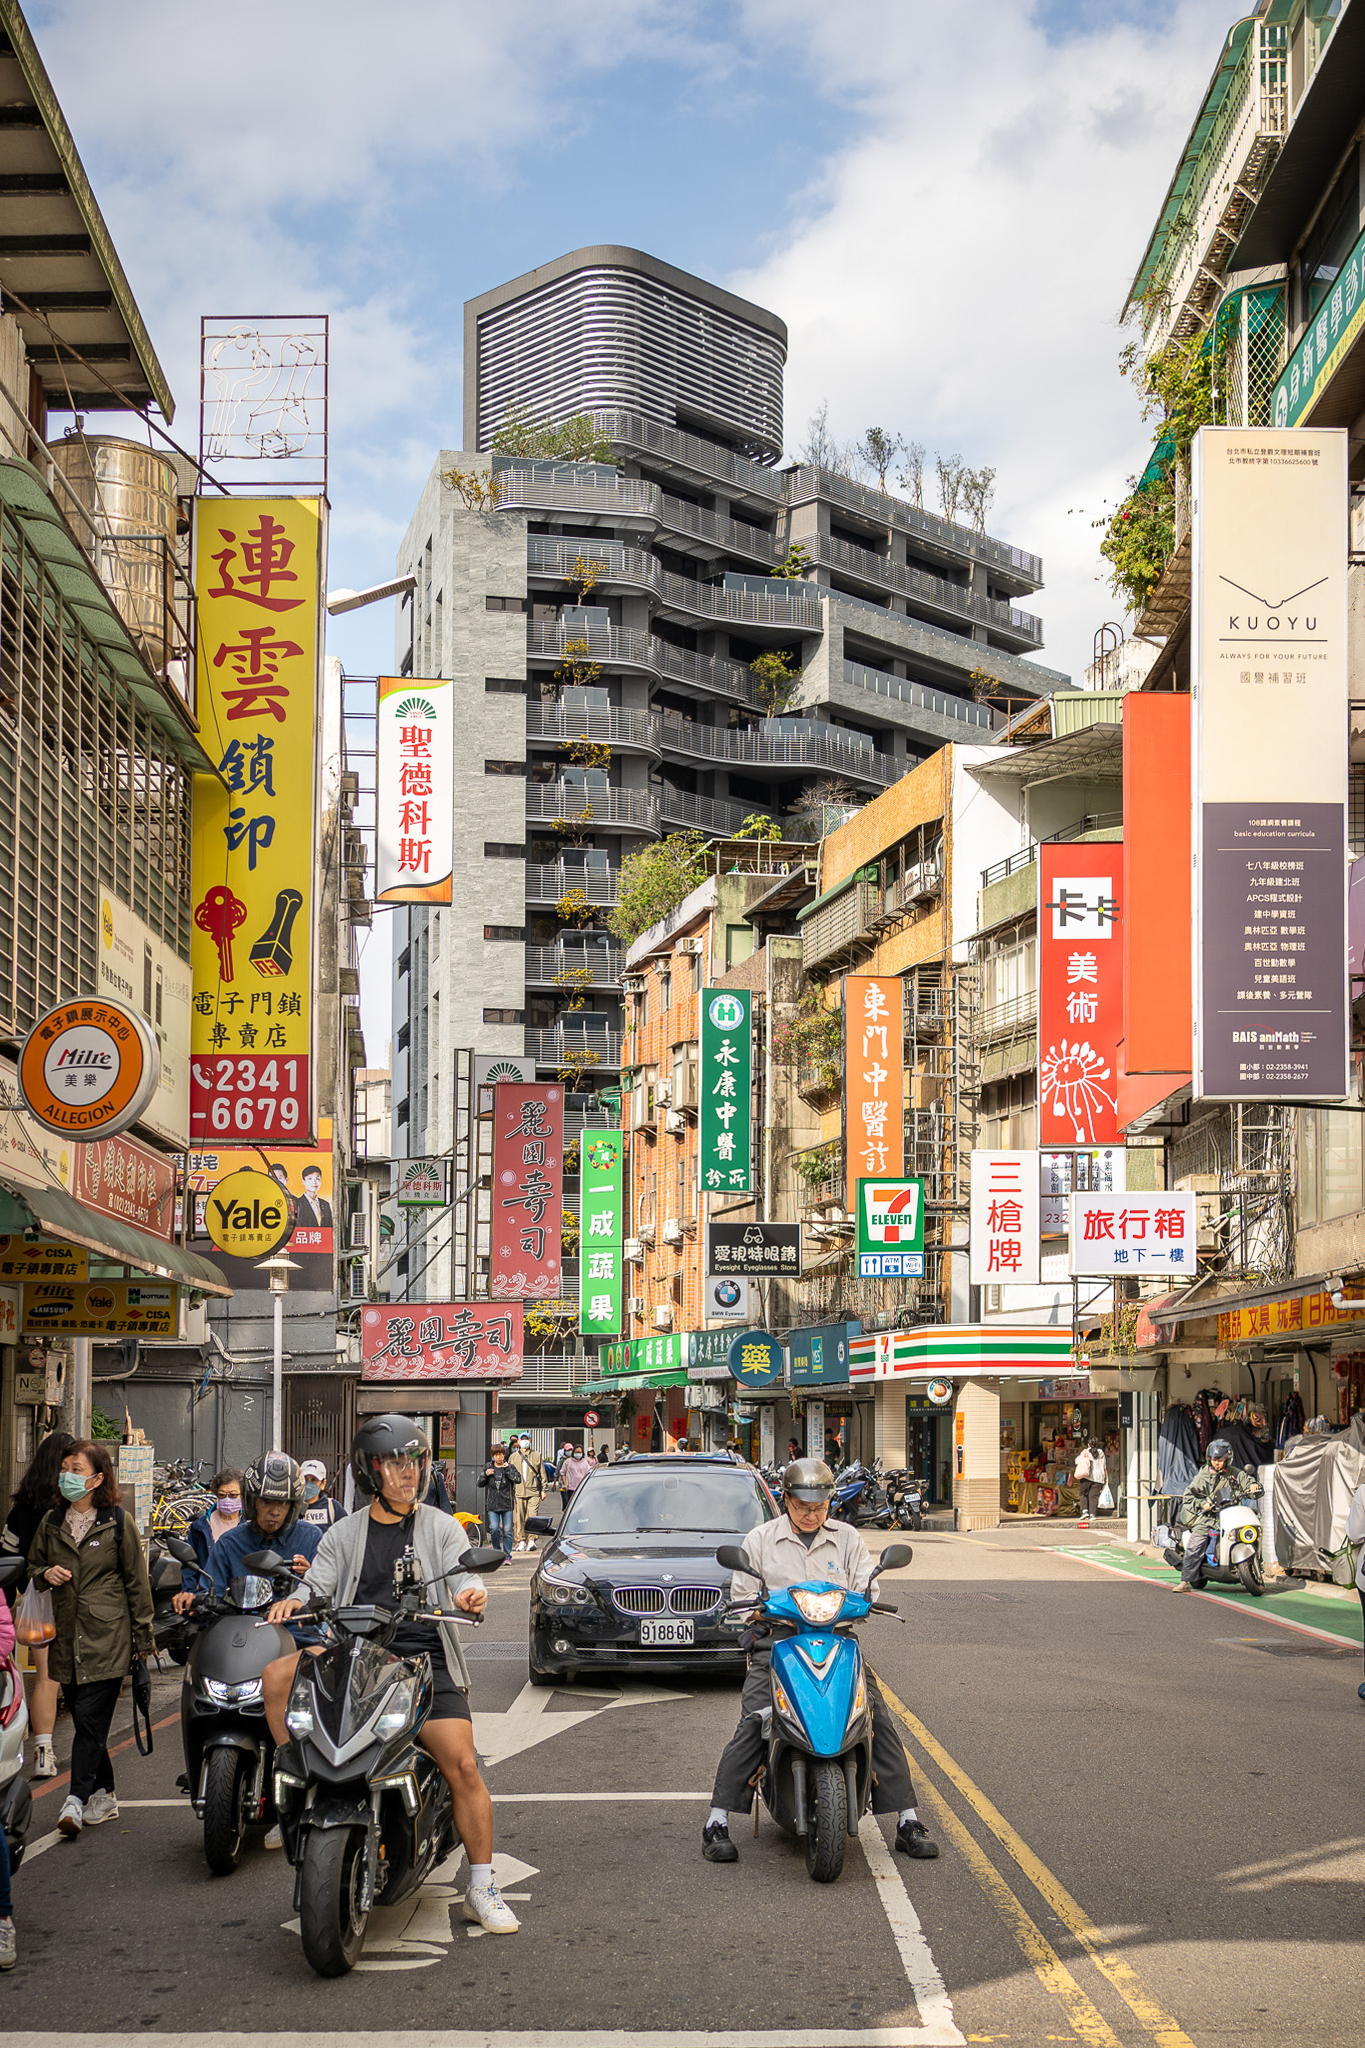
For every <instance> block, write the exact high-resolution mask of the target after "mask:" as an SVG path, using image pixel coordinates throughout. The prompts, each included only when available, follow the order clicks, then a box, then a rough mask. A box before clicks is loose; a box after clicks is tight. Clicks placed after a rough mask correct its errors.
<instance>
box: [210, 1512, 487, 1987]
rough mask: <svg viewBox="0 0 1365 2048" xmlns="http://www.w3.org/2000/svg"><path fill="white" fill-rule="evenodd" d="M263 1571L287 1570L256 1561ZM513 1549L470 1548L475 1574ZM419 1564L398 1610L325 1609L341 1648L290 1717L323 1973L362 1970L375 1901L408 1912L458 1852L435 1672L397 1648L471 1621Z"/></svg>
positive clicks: (309, 1950) (286, 1819) (295, 1841)
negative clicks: (435, 1724) (423, 1743)
mask: <svg viewBox="0 0 1365 2048" xmlns="http://www.w3.org/2000/svg"><path fill="white" fill-rule="evenodd" d="M245 1562H246V1563H247V1565H248V1566H249V1567H250V1568H251V1569H252V1570H254V1571H260V1572H271V1573H273V1572H275V1571H277V1570H279V1569H281V1568H283V1560H282V1559H280V1558H278V1557H275V1556H273V1555H272V1554H271V1553H268V1552H267V1553H260V1552H257V1553H255V1554H254V1555H253V1556H251V1557H249V1558H247V1559H246V1560H245ZM504 1562H505V1559H504V1557H503V1553H502V1551H501V1550H471V1551H469V1552H467V1553H466V1556H465V1558H464V1560H463V1565H464V1569H465V1570H466V1571H471V1572H492V1571H496V1570H497V1569H498V1568H499V1566H500V1565H502V1564H503V1563H504ZM426 1591H427V1589H426V1588H425V1587H424V1586H423V1585H422V1583H421V1580H420V1578H419V1576H418V1574H417V1568H416V1566H415V1565H414V1564H413V1563H412V1562H411V1561H410V1560H407V1559H400V1560H399V1561H398V1563H397V1564H396V1565H395V1566H394V1599H393V1605H392V1607H378V1606H353V1607H315V1606H313V1605H311V1603H308V1604H307V1605H306V1608H305V1611H306V1612H307V1613H308V1614H309V1616H310V1618H316V1619H319V1620H321V1621H323V1622H325V1623H326V1625H327V1629H328V1633H329V1637H330V1640H329V1642H328V1645H327V1647H326V1649H324V1650H323V1652H322V1654H321V1655H320V1656H317V1657H305V1658H302V1659H301V1660H300V1663H299V1668H298V1672H297V1675H296V1677H295V1679H294V1685H293V1689H292V1691H291V1692H290V1695H289V1705H288V1709H287V1712H286V1715H285V1719H286V1721H287V1723H288V1727H289V1733H290V1737H291V1743H290V1747H289V1749H288V1750H282V1751H280V1753H279V1754H278V1755H277V1757H276V1759H275V1807H276V1811H277V1812H278V1814H279V1818H280V1829H281V1832H282V1834H283V1837H284V1846H285V1851H286V1853H287V1855H288V1857H289V1860H290V1862H291V1863H292V1864H293V1866H294V1910H295V1911H296V1912H297V1914H298V1916H299V1931H300V1933H301V1935H302V1937H303V1952H304V1954H305V1956H306V1957H307V1958H308V1961H309V1962H310V1963H311V1965H312V1967H313V1968H314V1969H315V1970H316V1971H317V1973H318V1975H319V1976H320V1977H340V1976H343V1975H344V1974H345V1973H346V1971H347V1970H350V1969H353V1968H354V1966H355V1964H356V1963H357V1962H358V1960H359V1958H360V1952H361V1949H362V1948H363V1947H364V1945H365V1928H366V1925H367V1923H368V1921H369V1917H370V1912H371V1910H372V1908H373V1907H374V1906H376V1905H385V1906H392V1905H397V1904H398V1903H399V1902H400V1901H401V1900H403V1899H406V1898H408V1897H410V1896H411V1894H412V1893H413V1892H415V1891H416V1890H417V1888H418V1886H419V1885H421V1884H423V1883H424V1882H425V1880H426V1879H427V1878H428V1877H429V1876H430V1874H431V1872H432V1871H433V1870H434V1869H435V1868H436V1866H437V1865H438V1864H439V1863H442V1862H444V1860H445V1858H446V1857H447V1856H448V1855H449V1854H450V1852H451V1850H452V1849H454V1848H455V1847H456V1846H457V1844H458V1842H459V1836H458V1835H457V1833H456V1830H455V1818H454V1813H453V1811H452V1808H451V1800H450V1788H449V1786H448V1785H447V1784H446V1781H445V1779H444V1778H443V1777H442V1776H441V1773H440V1771H439V1769H438V1768H437V1765H436V1761H435V1759H434V1758H433V1757H431V1756H430V1755H428V1753H427V1751H426V1750H424V1749H423V1748H421V1747H420V1745H419V1743H418V1740H417V1737H418V1735H419V1733H420V1731H421V1727H422V1723H423V1722H424V1721H425V1719H426V1717H427V1714H428V1713H429V1711H430V1708H431V1699H432V1679H431V1662H430V1659H429V1658H428V1657H426V1656H417V1657H413V1658H403V1657H398V1656H395V1655H394V1654H393V1653H392V1651H391V1650H390V1649H389V1644H390V1643H391V1642H392V1640H393V1637H394V1635H395V1633H396V1632H397V1630H398V1628H399V1626H400V1624H402V1623H405V1622H411V1621H422V1622H429V1623H430V1624H431V1626H432V1627H433V1628H435V1627H436V1625H437V1624H438V1623H439V1622H441V1621H452V1620H453V1621H473V1620H474V1619H476V1617H474V1616H473V1615H466V1614H461V1613H460V1612H458V1610H452V1609H450V1608H448V1607H447V1608H444V1609H443V1608H441V1607H438V1606H434V1605H429V1604H427V1601H426V1597H425V1595H426Z"/></svg>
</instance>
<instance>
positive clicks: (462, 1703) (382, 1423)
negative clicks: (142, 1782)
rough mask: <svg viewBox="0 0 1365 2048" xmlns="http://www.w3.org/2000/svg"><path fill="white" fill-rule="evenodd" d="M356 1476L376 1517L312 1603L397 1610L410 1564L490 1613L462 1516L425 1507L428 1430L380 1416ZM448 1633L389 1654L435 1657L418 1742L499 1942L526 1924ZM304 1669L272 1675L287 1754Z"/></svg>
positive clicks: (340, 1545) (480, 1916)
mask: <svg viewBox="0 0 1365 2048" xmlns="http://www.w3.org/2000/svg"><path fill="white" fill-rule="evenodd" d="M351 1472H352V1475H353V1477H354V1479H355V1483H356V1488H357V1491H358V1492H359V1493H361V1494H365V1495H368V1496H369V1497H370V1507H369V1512H368V1514H363V1513H361V1512H360V1511H359V1510H358V1509H357V1512H356V1513H355V1514H353V1515H348V1516H347V1517H346V1519H345V1520H344V1521H341V1522H335V1523H334V1524H333V1525H332V1527H331V1528H330V1529H328V1530H327V1532H326V1533H325V1535H324V1536H323V1539H322V1542H321V1544H320V1545H319V1547H318V1553H317V1556H316V1558H315V1559H314V1560H313V1565H312V1569H311V1570H310V1572H309V1574H308V1590H309V1593H310V1595H311V1596H312V1598H313V1599H314V1600H316V1601H318V1602H325V1603H335V1604H337V1605H341V1606H355V1605H361V1606H364V1605H374V1606H376V1607H384V1608H390V1609H391V1608H392V1606H393V1601H394V1593H393V1587H394V1567H395V1565H396V1564H398V1563H399V1562H400V1561H401V1560H402V1559H404V1558H410V1559H413V1560H414V1561H415V1563H416V1566H417V1569H418V1571H419V1572H420V1573H421V1575H422V1580H423V1582H424V1584H425V1585H426V1586H428V1587H430V1588H433V1589H436V1588H439V1587H441V1586H442V1584H443V1582H444V1583H445V1584H446V1585H448V1586H450V1587H452V1588H453V1589H454V1595H453V1602H454V1605H455V1606H456V1607H458V1608H459V1609H460V1610H461V1612H462V1613H464V1614H475V1615H477V1614H482V1613H483V1610H484V1607H485V1605H486V1604H487V1600H488V1595H487V1593H486V1592H485V1590H484V1586H483V1582H482V1580H481V1579H478V1578H476V1577H475V1576H474V1574H473V1573H472V1572H467V1571H465V1570H464V1568H463V1565H462V1563H461V1560H462V1559H463V1557H464V1556H465V1554H466V1552H467V1551H468V1549H469V1539H468V1537H467V1536H466V1535H465V1532H464V1529H463V1528H462V1526H461V1524H460V1523H459V1522H457V1521H456V1520H455V1518H454V1517H453V1516H452V1515H444V1514H442V1513H441V1512H440V1510H439V1509H437V1508H431V1507H426V1506H423V1505H422V1502H423V1498H424V1496H425V1494H426V1490H427V1484H428V1481H429V1479H430V1476H431V1445H430V1444H429V1443H428V1441H427V1439H426V1437H425V1436H424V1434H423V1433H422V1431H421V1430H420V1429H418V1428H417V1427H416V1425H415V1424H414V1423H412V1422H410V1421H409V1420H408V1418H407V1416H405V1415H373V1416H370V1417H369V1418H368V1419H367V1420H366V1421H365V1422H363V1423H362V1424H361V1426H360V1428H359V1429H358V1430H357V1431H356V1435H355V1441H354V1443H353V1444H352V1446H351ZM301 1605H302V1601H301V1600H300V1599H289V1600H280V1601H278V1602H277V1603H276V1604H275V1606H274V1607H272V1608H271V1610H270V1619H271V1620H272V1621H274V1622H282V1621H288V1619H289V1617H290V1615H291V1614H294V1613H295V1612H297V1610H298V1608H299V1607H300V1606H301ZM446 1634H447V1632H446V1629H445V1627H442V1628H440V1629H437V1630H433V1629H431V1628H428V1627H423V1626H422V1625H421V1624H420V1623H417V1622H411V1623H408V1624H406V1625H404V1626H401V1627H400V1628H399V1629H398V1632H397V1634H396V1635H395V1636H394V1637H393V1639H392V1642H391V1643H390V1645H389V1647H390V1649H391V1650H392V1651H393V1653H394V1655H396V1656H399V1657H416V1656H420V1655H423V1654H425V1655H426V1656H429V1657H430V1659H431V1675H432V1685H433V1693H432V1705H431V1712H430V1714H429V1715H428V1716H427V1719H426V1720H425V1722H424V1723H423V1724H422V1731H421V1734H420V1736H419V1738H418V1739H419V1741H420V1742H421V1744H422V1747H423V1748H424V1749H426V1750H427V1751H429V1753H430V1754H431V1755H432V1756H433V1757H434V1758H435V1759H436V1763H437V1765H438V1767H439V1769H440V1772H441V1775H442V1777H443V1778H444V1779H445V1781H446V1783H447V1784H448V1785H449V1787H450V1797H451V1804H452V1807H453V1809H454V1814H455V1825H456V1827H457V1828H458V1830H459V1834H460V1840H461V1841H462V1842H463V1843H464V1846H465V1853H466V1855H467V1856H468V1858H469V1888H468V1890H467V1891H466V1893H465V1900H464V1916H465V1919H466V1920H472V1921H477V1923H478V1925H479V1926H480V1927H482V1928H483V1929H484V1930H485V1931H486V1932H487V1933H489V1934H515V1933H516V1932H517V1929H518V1927H519V1926H520V1924H521V1923H520V1922H519V1921H518V1919H517V1916H516V1914H515V1913H514V1912H513V1911H512V1908H511V1907H510V1906H509V1905H508V1904H507V1903H506V1902H505V1900H504V1899H503V1898H502V1896H501V1894H500V1893H499V1891H498V1888H497V1886H496V1885H495V1884H494V1882H493V1802H492V1800H491V1799H490V1798H489V1796H488V1788H487V1786H486V1785H485V1784H484V1782H483V1779H482V1778H481V1777H480V1775H479V1765H478V1759H477V1758H476V1756H475V1754H474V1724H473V1720H472V1717H471V1714H470V1707H469V1694H468V1692H467V1690H466V1689H465V1686H464V1684H463V1682H462V1678H461V1677H460V1676H457V1675H456V1672H454V1671H452V1669H451V1667H450V1663H449V1661H448V1657H447V1651H448V1648H449V1644H448V1642H447V1640H446ZM450 1634H451V1635H452V1636H453V1635H454V1624H453V1623H452V1624H450ZM457 1648H458V1645H457ZM298 1661H299V1660H298V1658H297V1657H281V1658H279V1659H277V1661H276V1662H275V1663H273V1664H268V1665H267V1666H266V1670H265V1685H264V1691H265V1712H266V1719H267V1720H268V1721H269V1723H270V1729H271V1733H272V1734H273V1735H274V1737H275V1741H276V1743H277V1744H279V1746H280V1747H281V1749H284V1748H285V1746H286V1745H287V1744H288V1742H289V1730H288V1727H287V1726H286V1724H285V1710H286V1708H287V1706H288V1704H289V1693H290V1688H291V1687H292V1685H293V1683H294V1673H295V1670H296V1669H297V1667H298Z"/></svg>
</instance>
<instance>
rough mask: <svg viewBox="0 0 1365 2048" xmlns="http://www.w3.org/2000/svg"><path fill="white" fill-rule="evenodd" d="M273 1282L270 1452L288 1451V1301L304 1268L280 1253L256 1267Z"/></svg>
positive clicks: (271, 1287) (295, 1260) (271, 1291)
mask: <svg viewBox="0 0 1365 2048" xmlns="http://www.w3.org/2000/svg"><path fill="white" fill-rule="evenodd" d="M256 1271H257V1272H258V1273H264V1274H265V1275H266V1277H267V1278H268V1280H269V1282H270V1293H271V1297H272V1299H273V1301H274V1305H275V1358H274V1367H273V1370H272V1373H271V1381H270V1410H271V1418H270V1448H271V1450H272V1451H282V1450H283V1449H284V1297H285V1295H286V1294H288V1292H289V1275H290V1274H291V1273H301V1272H302V1271H303V1267H302V1266H301V1265H300V1264H299V1262H298V1260H297V1259H287V1258H286V1257H285V1255H284V1253H283V1252H276V1253H275V1255H274V1257H273V1258H269V1259H262V1260H261V1261H260V1263H259V1264H258V1265H257V1267H256Z"/></svg>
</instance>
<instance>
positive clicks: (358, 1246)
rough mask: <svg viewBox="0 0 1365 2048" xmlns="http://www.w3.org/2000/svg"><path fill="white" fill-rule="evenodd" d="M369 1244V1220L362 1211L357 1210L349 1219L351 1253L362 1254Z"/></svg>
mask: <svg viewBox="0 0 1365 2048" xmlns="http://www.w3.org/2000/svg"><path fill="white" fill-rule="evenodd" d="M369 1242H370V1219H369V1217H368V1216H367V1215H366V1213H365V1211H364V1210H363V1209H357V1210H356V1212H355V1214H354V1215H353V1216H352V1218H351V1236H350V1245H351V1249H352V1251H359V1252H363V1251H365V1250H366V1249H367V1247H368V1245H369Z"/></svg>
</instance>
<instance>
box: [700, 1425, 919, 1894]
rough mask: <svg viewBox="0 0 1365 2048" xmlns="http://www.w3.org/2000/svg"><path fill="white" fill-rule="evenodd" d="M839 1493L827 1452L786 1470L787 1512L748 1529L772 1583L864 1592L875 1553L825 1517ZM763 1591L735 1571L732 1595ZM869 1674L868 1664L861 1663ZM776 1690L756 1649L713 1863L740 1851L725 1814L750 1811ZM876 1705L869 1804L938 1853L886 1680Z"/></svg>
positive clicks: (900, 1844) (710, 1831) (710, 1844)
mask: <svg viewBox="0 0 1365 2048" xmlns="http://www.w3.org/2000/svg"><path fill="white" fill-rule="evenodd" d="M833 1492H834V1474H833V1473H832V1472H831V1471H830V1469H829V1466H828V1465H826V1464H825V1462H824V1461H823V1459H821V1458H798V1459H796V1460H795V1461H794V1463H792V1464H790V1465H788V1466H787V1468H786V1470H785V1471H784V1473H783V1475H782V1505H783V1507H784V1508H785V1510H786V1512H785V1514H782V1515H779V1516H778V1517H777V1518H776V1520H774V1521H770V1522H760V1524H759V1526H758V1527H757V1528H756V1529H751V1530H750V1531H749V1533H748V1535H747V1536H746V1537H745V1539H744V1542H743V1544H742V1546H741V1547H742V1549H743V1552H744V1555H745V1557H746V1558H747V1559H748V1561H749V1562H750V1563H751V1564H752V1565H753V1567H754V1570H755V1571H756V1572H758V1573H761V1574H762V1577H763V1580H764V1582H765V1583H766V1585H767V1587H768V1589H769V1591H771V1592H777V1591H779V1590H780V1589H781V1588H782V1587H784V1586H799V1585H801V1584H803V1583H804V1582H805V1581H806V1580H808V1579H829V1580H830V1581H831V1582H832V1583H833V1584H835V1585H840V1586H848V1587H849V1588H850V1589H851V1590H852V1591H853V1592H855V1593H865V1592H866V1591H867V1589H868V1587H869V1586H870V1585H871V1582H872V1580H873V1578H874V1577H875V1575H876V1560H875V1559H874V1558H872V1557H870V1556H869V1554H868V1549H867V1545H866V1544H865V1543H864V1542H863V1539H862V1537H861V1536H860V1535H859V1534H858V1532H857V1530H856V1529H854V1528H852V1527H850V1525H849V1524H848V1523H847V1522H831V1521H830V1520H829V1503H830V1499H831V1496H832V1495H833ZM760 1591H761V1589H760V1588H759V1587H758V1586H757V1585H756V1584H755V1583H754V1581H753V1580H751V1579H745V1578H742V1576H741V1574H740V1573H738V1572H736V1573H735V1577H734V1583H733V1586H732V1588H731V1598H732V1599H734V1600H735V1601H742V1600H745V1599H749V1598H754V1599H757V1598H758V1597H759V1596H760ZM864 1670H865V1671H866V1673H867V1676H868V1678H871V1677H872V1676H873V1673H872V1669H871V1666H870V1665H864ZM770 1698H771V1693H770V1685H769V1678H768V1652H767V1651H766V1650H764V1649H756V1650H755V1651H754V1652H753V1653H752V1655H751V1657H750V1659H749V1670H748V1674H747V1676H746V1677H745V1680H744V1690H743V1692H742V1693H741V1695H740V1704H739V1711H740V1722H739V1726H738V1728H736V1730H735V1732H734V1734H733V1735H732V1736H731V1737H730V1740H729V1741H728V1742H727V1743H726V1745H725V1748H724V1749H723V1750H722V1751H721V1758H720V1763H719V1765H718V1766H717V1769H716V1784H715V1790H714V1791H713V1792H712V1794H711V1811H710V1813H709V1814H708V1815H707V1817H706V1825H705V1827H704V1828H703V1829H702V1837H701V1853H702V1855H703V1856H704V1857H705V1858H706V1860H707V1862H708V1863H736V1862H738V1860H739V1851H738V1849H736V1847H735V1845H734V1843H733V1842H732V1841H731V1840H730V1831H729V1817H730V1815H731V1814H732V1813H749V1812H750V1811H751V1810H752V1808H753V1803H754V1786H753V1779H754V1776H755V1774H756V1772H757V1770H758V1767H759V1765H760V1764H761V1763H762V1761H763V1755H764V1749H765V1742H764V1736H763V1724H762V1722H761V1721H760V1720H759V1715H760V1714H761V1713H762V1712H763V1711H764V1710H765V1709H766V1708H767V1706H768V1704H769V1701H770ZM868 1698H869V1700H870V1701H871V1705H872V1770H873V1776H874V1780H875V1783H874V1788H873V1793H872V1811H873V1812H874V1813H894V1814H895V1815H896V1847H897V1848H898V1849H899V1850H900V1852H901V1854H902V1855H903V1856H915V1857H921V1858H928V1857H933V1856H937V1854H938V1843H937V1842H935V1841H932V1840H931V1839H930V1835H929V1830H928V1829H927V1828H926V1827H925V1825H924V1823H923V1821H922V1820H921V1819H920V1817H919V1815H918V1813H917V1812H916V1810H915V1788H914V1786H913V1784H912V1783H911V1781H910V1766H909V1764H908V1762H907V1761H906V1756H905V1748H904V1745H903V1744H902V1743H901V1741H900V1739H899V1737H898V1736H897V1734H896V1728H895V1723H894V1721H893V1720H892V1718H891V1711H890V1709H889V1708H888V1706H887V1704H886V1702H885V1700H884V1699H883V1698H882V1695H881V1691H880V1688H879V1687H878V1686H877V1685H875V1684H873V1685H870V1686H869V1687H868Z"/></svg>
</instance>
